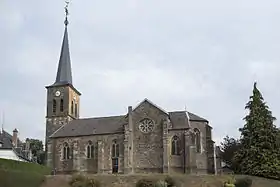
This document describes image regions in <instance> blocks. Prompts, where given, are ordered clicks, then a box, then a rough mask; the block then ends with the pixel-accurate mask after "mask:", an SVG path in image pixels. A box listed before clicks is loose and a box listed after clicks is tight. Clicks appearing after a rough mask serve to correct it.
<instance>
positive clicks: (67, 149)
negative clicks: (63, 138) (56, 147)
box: [62, 142, 70, 160]
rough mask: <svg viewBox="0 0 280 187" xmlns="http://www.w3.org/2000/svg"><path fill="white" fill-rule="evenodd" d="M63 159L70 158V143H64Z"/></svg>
mask: <svg viewBox="0 0 280 187" xmlns="http://www.w3.org/2000/svg"><path fill="white" fill-rule="evenodd" d="M62 154H63V160H68V159H70V147H69V145H68V143H66V142H65V143H64V144H63V153H62Z"/></svg>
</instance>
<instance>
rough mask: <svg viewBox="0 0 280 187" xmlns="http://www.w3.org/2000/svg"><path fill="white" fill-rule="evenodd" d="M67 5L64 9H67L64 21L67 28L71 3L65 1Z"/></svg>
mask: <svg viewBox="0 0 280 187" xmlns="http://www.w3.org/2000/svg"><path fill="white" fill-rule="evenodd" d="M65 3H66V5H65V7H64V9H65V21H64V24H65V25H66V26H67V25H68V23H69V22H68V15H69V12H68V5H69V1H65Z"/></svg>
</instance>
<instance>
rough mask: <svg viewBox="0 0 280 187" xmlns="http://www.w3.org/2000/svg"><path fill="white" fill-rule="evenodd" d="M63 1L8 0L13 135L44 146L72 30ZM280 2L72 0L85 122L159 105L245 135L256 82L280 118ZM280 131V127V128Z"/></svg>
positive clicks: (2, 18)
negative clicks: (51, 88)
mask: <svg viewBox="0 0 280 187" xmlns="http://www.w3.org/2000/svg"><path fill="white" fill-rule="evenodd" d="M63 7H64V1H63V0H48V1H42V0H40V1H38V0H28V1H19V0H0V65H1V66H0V85H1V88H0V90H1V92H0V111H5V123H4V128H5V129H6V130H7V131H9V132H11V131H12V130H13V129H14V128H18V129H19V133H20V137H21V138H22V139H23V138H24V139H25V137H33V138H39V139H42V140H43V139H44V135H45V115H46V112H45V110H46V89H45V88H44V86H46V85H50V84H52V83H53V82H54V80H55V76H56V69H57V63H58V60H59V54H60V48H61V43H62V37H63V32H64V25H63V21H64V9H63ZM279 9H280V1H279V0H266V1H264V0H246V1H244V0H235V1H225V0H211V1H209V0H204V1H199V0H198V1H193V0H192V1H189V0H174V1H170V0H118V1H115V0H102V1H101V0H98V1H97V0H83V1H78V0H72V1H71V3H70V6H69V12H70V16H69V21H70V23H69V42H70V53H71V61H72V69H73V81H74V86H75V87H76V88H77V89H78V90H79V91H81V92H82V94H83V95H82V97H81V117H90V116H107V115H118V114H124V113H126V112H127V106H129V105H132V106H136V105H137V104H138V103H139V102H141V101H142V100H143V99H144V98H148V99H150V100H151V101H152V102H154V103H156V104H157V105H159V106H160V107H162V108H164V109H165V110H166V111H172V110H184V109H185V106H186V108H187V110H188V111H190V112H193V113H195V114H198V115H199V116H202V117H204V118H206V119H208V120H209V121H210V124H211V125H212V127H213V136H214V140H216V141H217V142H219V141H220V140H222V138H223V137H224V136H226V135H227V134H229V135H230V136H235V137H238V136H239V132H238V130H237V129H238V128H239V127H241V126H242V125H243V124H244V122H243V121H242V118H243V117H244V115H245V113H246V111H245V110H244V106H245V103H246V102H247V101H248V99H249V96H250V94H251V93H252V87H253V82H254V81H255V80H256V81H257V82H258V87H259V89H260V90H261V92H262V93H263V96H264V98H265V100H266V101H267V103H268V105H269V107H270V108H271V110H272V112H273V115H274V116H275V117H276V118H280V100H279V95H280V89H279V88H278V86H279V85H280V78H279V77H280V63H279V62H280V21H279V18H280V11H279ZM276 123H277V121H276Z"/></svg>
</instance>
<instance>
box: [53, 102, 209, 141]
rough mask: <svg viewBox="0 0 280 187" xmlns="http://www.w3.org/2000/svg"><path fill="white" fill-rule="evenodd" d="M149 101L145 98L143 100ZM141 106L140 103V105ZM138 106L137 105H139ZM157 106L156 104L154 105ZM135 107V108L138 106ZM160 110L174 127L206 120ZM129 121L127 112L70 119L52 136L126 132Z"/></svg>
mask: <svg viewBox="0 0 280 187" xmlns="http://www.w3.org/2000/svg"><path fill="white" fill-rule="evenodd" d="M145 101H146V102H149V103H150V104H152V105H154V104H153V103H151V102H150V101H149V100H147V99H145V100H144V101H142V102H141V103H143V102H145ZM138 106H139V105H138ZM138 106H137V107H138ZM154 106H155V105H154ZM137 107H135V108H134V110H135V109H136V108H137ZM155 107H156V108H158V109H159V110H161V111H163V112H164V113H166V114H167V115H168V116H169V118H170V121H171V122H172V124H173V129H181V128H189V127H190V124H189V122H190V121H205V122H207V120H206V119H204V118H201V117H199V116H197V115H195V114H193V113H190V112H186V111H174V112H165V111H164V110H162V109H161V108H159V107H158V106H155ZM125 123H127V114H126V115H119V116H108V117H97V118H84V119H83V118H82V119H75V120H72V121H70V122H69V123H68V124H65V125H63V126H62V127H61V128H60V129H58V130H57V131H56V132H54V133H53V134H52V135H51V136H50V137H51V138H58V137H75V136H89V135H94V134H96V135H97V134H111V133H121V132H124V124H125Z"/></svg>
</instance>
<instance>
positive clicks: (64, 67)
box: [45, 3, 81, 157]
mask: <svg viewBox="0 0 280 187" xmlns="http://www.w3.org/2000/svg"><path fill="white" fill-rule="evenodd" d="M65 13H66V17H65V21H64V24H65V29H64V36H63V41H62V47H61V52H60V58H59V63H58V68H57V73H56V79H55V82H54V83H53V84H52V85H49V86H46V89H47V110H46V111H47V114H46V137H45V140H46V142H45V143H46V152H47V147H48V146H47V145H48V142H49V137H50V136H51V135H52V134H53V133H54V132H55V131H57V130H58V129H59V128H60V127H62V126H63V125H67V123H68V122H69V121H71V120H73V119H78V118H79V112H80V96H81V93H80V92H79V91H78V90H77V89H76V88H75V87H74V85H73V81H72V69H71V61H70V52H69V41H68V30H67V27H68V24H69V22H68V3H67V5H66V7H65ZM47 157H48V156H47Z"/></svg>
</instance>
